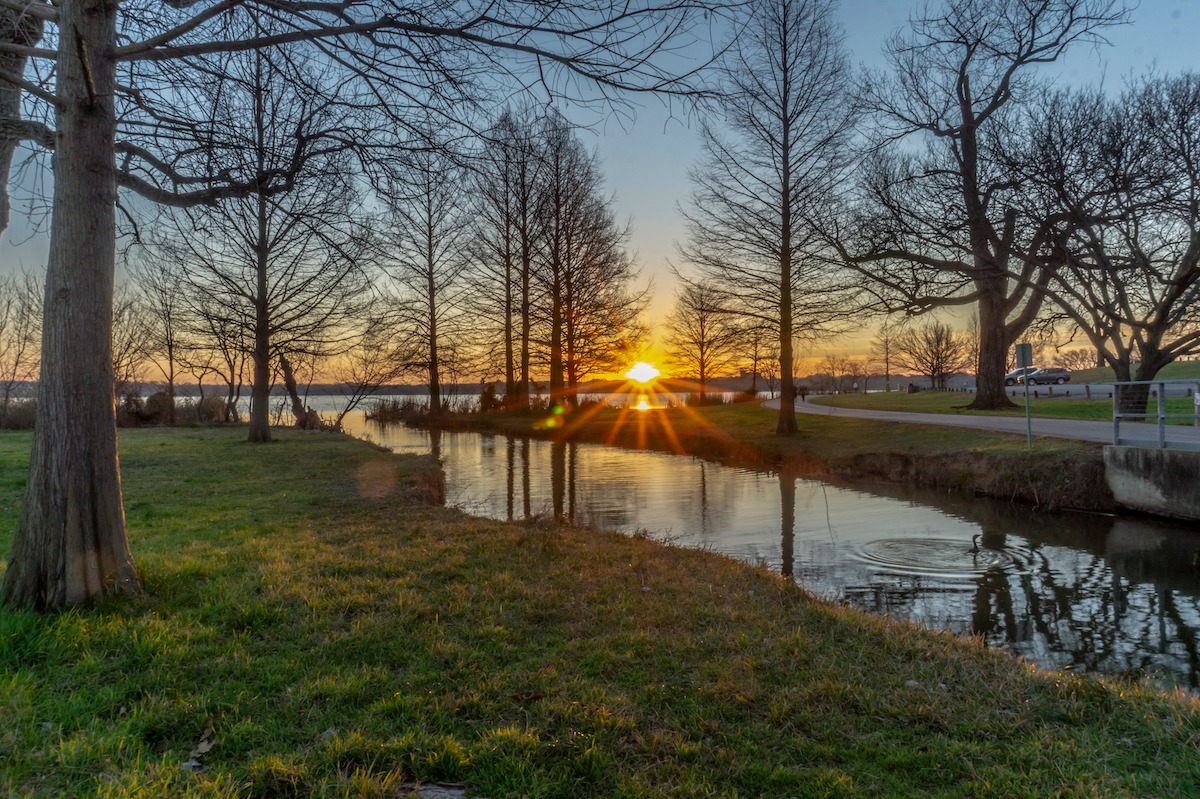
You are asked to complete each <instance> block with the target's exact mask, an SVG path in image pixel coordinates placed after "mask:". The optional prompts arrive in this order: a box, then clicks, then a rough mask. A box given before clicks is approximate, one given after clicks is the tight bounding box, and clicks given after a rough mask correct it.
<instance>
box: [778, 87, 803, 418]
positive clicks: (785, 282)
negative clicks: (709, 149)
mask: <svg viewBox="0 0 1200 799" xmlns="http://www.w3.org/2000/svg"><path fill="white" fill-rule="evenodd" d="M783 97H784V98H785V99H784V108H783V114H782V115H781V118H782V119H783V138H782V141H781V143H780V159H779V160H780V163H781V164H782V167H783V168H782V174H781V175H780V178H781V179H780V189H781V190H780V192H779V217H780V218H779V233H780V240H779V371H780V372H781V374H782V376H783V385H782V387H781V388H782V391H780V392H779V421H778V422H777V423H776V425H775V432H776V433H777V434H779V435H782V436H790V435H792V434H793V433H795V432H796V431H797V430H799V429H800V428H799V427H797V425H796V379H795V376H794V372H795V365H794V364H793V363H792V361H793V360H794V358H793V355H792V222H793V220H792V191H793V189H794V187H793V186H792V147H791V125H790V122H789V119H788V113H787V98H788V94H787V92H786V91H785V92H784V93H783Z"/></svg>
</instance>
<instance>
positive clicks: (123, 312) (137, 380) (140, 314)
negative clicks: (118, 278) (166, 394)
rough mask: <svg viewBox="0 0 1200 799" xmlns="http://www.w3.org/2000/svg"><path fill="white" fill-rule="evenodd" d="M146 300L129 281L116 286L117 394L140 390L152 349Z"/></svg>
mask: <svg viewBox="0 0 1200 799" xmlns="http://www.w3.org/2000/svg"><path fill="white" fill-rule="evenodd" d="M147 316H148V315H147V313H146V308H145V299H144V298H143V297H142V295H141V294H139V293H138V291H137V289H136V288H135V287H134V286H133V285H131V284H128V283H125V284H122V285H120V286H118V287H117V289H116V294H115V297H114V299H113V323H112V325H113V334H112V339H113V340H112V369H113V390H114V392H115V393H116V394H117V396H125V395H127V394H129V393H131V392H132V393H133V394H134V395H135V396H138V395H140V393H141V378H142V368H143V367H144V366H145V364H146V361H147V359H148V358H149V353H150V351H151V349H152V345H151V343H150V342H151V331H150V325H149V324H148V323H147Z"/></svg>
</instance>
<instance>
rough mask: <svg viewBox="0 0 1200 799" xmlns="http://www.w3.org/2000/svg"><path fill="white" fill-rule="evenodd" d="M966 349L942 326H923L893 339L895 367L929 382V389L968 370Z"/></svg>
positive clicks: (943, 385)
mask: <svg viewBox="0 0 1200 799" xmlns="http://www.w3.org/2000/svg"><path fill="white" fill-rule="evenodd" d="M970 364H971V353H970V345H969V342H968V341H967V340H966V338H965V337H964V336H961V335H959V334H958V333H955V332H954V329H953V328H951V327H950V326H949V325H947V324H946V323H944V322H936V321H934V322H926V323H925V324H923V325H921V326H920V327H912V328H908V329H907V330H904V331H903V332H901V333H900V334H899V335H898V336H896V365H897V366H898V367H899V368H901V369H907V370H909V371H912V372H916V373H917V374H921V375H924V376H925V377H928V378H929V384H930V385H931V386H932V387H933V388H937V389H943V390H944V389H945V388H946V382H947V381H948V380H949V379H950V378H951V377H952V376H953V375H956V374H958V373H959V372H963V371H965V370H967V369H969V368H970Z"/></svg>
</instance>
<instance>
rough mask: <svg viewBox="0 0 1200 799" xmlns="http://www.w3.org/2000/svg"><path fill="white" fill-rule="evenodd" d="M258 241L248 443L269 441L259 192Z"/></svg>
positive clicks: (263, 219) (267, 323)
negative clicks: (252, 377) (252, 379)
mask: <svg viewBox="0 0 1200 799" xmlns="http://www.w3.org/2000/svg"><path fill="white" fill-rule="evenodd" d="M262 152H263V148H261V147H260V148H258V158H259V170H260V171H261V170H262V168H263V166H264V164H263V155H262ZM256 199H257V200H258V203H257V206H258V240H257V241H256V242H255V245H256V247H255V248H256V250H257V252H256V253H255V257H256V258H257V263H256V264H255V267H256V270H257V275H256V276H255V277H256V281H257V284H256V286H255V292H256V294H255V297H254V381H253V383H252V384H251V386H250V433H249V436H248V440H249V442H250V443H251V444H265V443H267V442H268V441H270V440H271V316H270V309H269V308H268V305H267V303H268V298H267V266H268V254H267V253H268V246H269V245H268V242H267V200H266V197H264V196H263V195H261V194H259V195H258V196H257V198H256Z"/></svg>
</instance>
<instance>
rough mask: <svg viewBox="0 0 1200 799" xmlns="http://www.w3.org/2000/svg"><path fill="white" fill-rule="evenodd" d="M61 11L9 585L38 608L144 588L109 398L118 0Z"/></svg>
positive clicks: (16, 598)
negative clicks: (41, 293)
mask: <svg viewBox="0 0 1200 799" xmlns="http://www.w3.org/2000/svg"><path fill="white" fill-rule="evenodd" d="M59 13H60V15H61V17H60V22H59V37H60V40H59V44H58V71H57V75H56V78H57V95H58V102H57V120H56V121H57V128H58V137H57V142H56V144H57V147H56V149H55V152H54V208H53V217H52V221H51V227H50V254H49V260H48V262H47V269H46V299H45V307H44V314H43V321H42V370H41V377H40V380H39V394H38V422H37V428H36V431H35V433H34V440H33V451H32V453H31V457H30V465H29V481H28V484H27V486H26V490H25V505H24V508H23V509H22V514H21V521H20V526H19V527H18V529H17V535H16V538H15V540H14V542H13V550H12V556H11V558H10V559H9V566H8V571H7V573H6V574H5V578H4V587H3V601H4V603H5V604H7V605H9V606H13V607H30V608H34V609H36V610H39V611H40V610H51V609H55V608H62V607H64V606H67V605H72V604H76V603H79V602H83V601H85V600H89V599H93V598H97V597H101V596H104V595H108V594H135V593H138V592H139V591H140V590H141V586H140V585H139V583H138V578H137V572H136V571H135V569H134V564H133V557H132V555H131V554H130V551H129V542H128V539H127V538H126V535H125V513H124V510H123V508H122V504H121V477H120V470H119V468H118V461H117V426H116V414H115V406H114V403H113V378H114V375H113V366H112V307H113V305H112V304H113V279H114V271H115V262H116V255H115V252H116V233H115V230H116V228H115V222H116V220H115V218H114V214H115V208H116V182H115V174H114V172H115V160H114V159H115V149H114V141H115V134H116V119H115V116H114V112H113V93H114V83H115V76H116V63H115V61H114V60H113V57H112V51H113V48H114V46H115V42H116V18H117V5H116V3H106V2H103V0H86V1H85V2H72V1H71V0H65V1H64V2H63V3H62V4H61V6H60V7H59ZM81 54H86V63H85V62H84V60H83V59H82V58H81Z"/></svg>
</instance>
